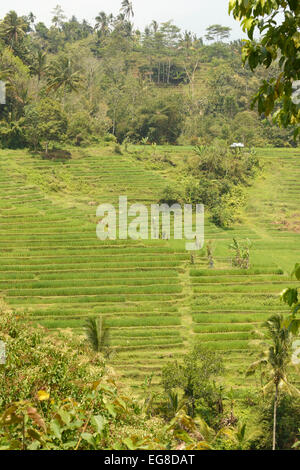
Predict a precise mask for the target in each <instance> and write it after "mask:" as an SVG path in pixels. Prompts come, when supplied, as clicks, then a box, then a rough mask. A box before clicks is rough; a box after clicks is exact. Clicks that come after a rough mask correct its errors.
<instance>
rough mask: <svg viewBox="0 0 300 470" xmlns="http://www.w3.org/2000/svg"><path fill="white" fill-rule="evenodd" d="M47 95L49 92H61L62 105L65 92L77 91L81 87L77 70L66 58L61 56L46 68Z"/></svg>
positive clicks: (80, 79)
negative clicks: (60, 90)
mask: <svg viewBox="0 0 300 470" xmlns="http://www.w3.org/2000/svg"><path fill="white" fill-rule="evenodd" d="M47 74H48V79H47V84H48V88H47V93H49V92H50V91H54V92H56V91H58V90H59V89H60V88H61V89H62V90H63V104H64V98H65V94H66V92H71V91H78V89H79V88H81V86H82V78H81V76H80V72H79V70H76V69H75V67H74V64H73V62H72V60H71V59H70V58H69V57H67V56H62V57H60V58H58V59H56V60H54V61H53V62H52V63H51V64H50V65H49V67H47Z"/></svg>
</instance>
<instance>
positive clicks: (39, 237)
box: [0, 148, 300, 387]
mask: <svg viewBox="0 0 300 470" xmlns="http://www.w3.org/2000/svg"><path fill="white" fill-rule="evenodd" d="M260 153H261V155H260V156H261V161H262V162H263V164H264V166H265V169H264V172H263V175H262V176H261V177H260V178H259V179H258V181H257V182H256V183H255V185H254V186H253V187H252V188H249V191H248V206H247V209H246V210H245V216H244V221H243V224H241V225H239V226H237V227H236V228H235V229H233V230H227V231H224V230H220V229H218V228H216V227H215V226H213V225H211V224H210V223H209V222H208V221H207V223H206V229H205V237H206V240H208V239H211V240H213V243H214V245H215V249H216V251H215V254H216V265H215V269H209V268H208V264H207V260H206V258H205V256H204V254H198V255H197V257H196V262H195V264H193V265H192V264H191V261H190V254H189V253H188V252H186V250H185V245H184V243H183V242H180V241H176V242H175V241H168V240H157V241H150V240H149V241H136V242H134V241H131V240H115V241H106V242H100V241H99V240H98V239H97V237H96V223H97V218H96V214H95V212H96V205H97V204H100V203H103V202H110V203H114V204H116V203H117V200H118V196H119V195H127V197H128V201H129V203H133V202H143V203H146V204H151V203H154V202H157V201H158V199H159V196H160V194H161V191H162V189H163V188H164V187H165V185H166V184H167V178H168V175H167V174H166V172H159V171H154V170H150V169H149V168H148V169H147V168H145V166H143V163H142V162H138V161H133V160H132V159H130V158H126V157H125V156H121V155H113V153H112V151H111V149H108V148H104V149H103V148H99V149H97V148H91V149H87V150H85V151H81V152H80V153H79V152H77V153H74V156H73V159H72V160H70V161H68V162H66V163H61V162H53V161H43V160H41V159H40V158H38V157H34V156H31V155H30V154H29V153H26V152H21V151H0V194H1V199H0V250H1V259H0V293H1V295H2V296H3V297H4V298H5V301H6V302H7V303H8V304H9V305H11V306H12V307H13V308H14V309H16V311H18V310H22V311H24V310H25V311H26V312H27V313H28V316H29V319H30V321H32V322H34V323H39V324H41V325H43V326H45V327H47V328H49V329H58V328H72V329H73V330H74V332H75V333H78V334H81V333H82V331H83V327H84V323H85V319H86V317H87V316H98V315H104V316H105V317H106V319H107V323H108V325H109V326H110V327H111V342H112V346H113V347H115V354H114V355H113V356H112V359H111V363H112V365H113V366H114V367H115V368H116V370H117V371H118V372H119V373H120V374H121V375H122V376H123V377H124V380H127V381H128V383H130V384H131V385H132V386H137V385H138V384H140V383H141V381H143V380H144V379H145V378H146V377H147V376H150V375H152V374H153V383H154V384H159V380H160V378H159V371H160V369H161V367H162V366H163V364H164V363H165V362H166V361H168V360H170V359H172V358H173V359H174V358H178V357H180V356H181V355H182V354H183V353H184V352H185V351H186V350H187V349H188V347H189V346H190V345H191V343H192V341H193V340H194V339H195V338H200V339H201V341H202V342H203V344H205V345H206V346H207V347H208V348H212V349H216V350H219V351H221V352H222V353H223V354H224V356H225V357H227V359H228V360H227V361H226V363H227V379H228V381H229V382H230V383H232V384H234V385H235V386H237V387H243V386H244V385H245V378H244V372H245V368H246V364H247V363H248V362H249V361H250V360H251V357H250V356H251V353H252V350H253V346H252V343H251V339H252V338H253V337H254V336H253V331H252V330H253V329H255V327H257V326H258V325H259V324H260V323H261V322H262V321H263V320H264V319H266V318H267V317H268V316H269V315H270V313H272V312H279V311H283V312H286V307H284V306H283V305H281V304H280V302H279V299H278V294H279V292H280V291H281V290H282V289H283V288H284V287H286V286H287V285H289V286H292V285H293V284H295V282H293V281H291V279H290V277H289V275H288V273H289V272H290V270H291V268H292V266H293V264H294V263H295V262H296V261H299V260H300V245H299V231H298V228H299V227H300V217H299V214H300V211H299V209H298V203H299V200H300V197H299V196H300V183H299V181H300V152H299V150H291V149H289V150H265V151H263V152H260ZM297 211H299V212H297ZM297 220H298V222H299V227H298V225H297ZM233 237H238V238H239V239H244V238H247V237H248V238H249V239H251V241H252V242H253V248H252V251H251V256H252V259H251V269H250V270H245V271H243V270H238V269H236V268H232V266H231V253H230V250H229V248H228V245H229V243H230V242H231V240H232V238H233ZM129 381H130V382H129Z"/></svg>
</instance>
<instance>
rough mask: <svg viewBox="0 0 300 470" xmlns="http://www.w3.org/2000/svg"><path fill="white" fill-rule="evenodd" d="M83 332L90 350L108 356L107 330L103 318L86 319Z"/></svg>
mask: <svg viewBox="0 0 300 470" xmlns="http://www.w3.org/2000/svg"><path fill="white" fill-rule="evenodd" d="M85 332H86V338H87V340H88V342H89V344H90V346H91V347H92V349H93V350H94V351H96V352H104V353H105V355H106V356H109V353H110V350H109V328H108V327H107V326H106V325H105V320H104V319H103V317H102V316H100V317H99V318H94V317H90V318H88V319H87V321H86V328H85Z"/></svg>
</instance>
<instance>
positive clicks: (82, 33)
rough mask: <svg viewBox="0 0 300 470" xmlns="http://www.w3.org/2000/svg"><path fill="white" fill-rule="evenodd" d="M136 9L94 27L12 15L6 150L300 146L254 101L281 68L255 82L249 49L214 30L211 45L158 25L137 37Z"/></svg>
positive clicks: (60, 18) (259, 74) (0, 131)
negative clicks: (144, 144)
mask: <svg viewBox="0 0 300 470" xmlns="http://www.w3.org/2000/svg"><path fill="white" fill-rule="evenodd" d="M132 14H133V12H132V10H131V9H130V8H129V9H128V8H127V7H126V5H125V6H124V7H123V8H122V9H121V11H120V14H119V15H118V16H116V17H114V16H113V15H112V14H106V13H104V12H100V13H99V15H98V16H97V17H96V18H95V25H94V26H93V27H92V26H91V25H89V24H88V23H87V22H86V21H82V22H79V21H78V20H77V19H76V18H75V17H72V18H71V19H66V17H65V16H64V12H63V11H62V9H61V8H60V7H57V8H56V10H55V11H54V12H53V18H52V26H51V27H50V28H48V27H46V26H45V24H43V23H41V22H39V21H38V20H37V19H36V17H35V16H34V15H33V14H32V13H31V14H29V15H28V17H18V16H17V14H16V13H15V12H13V11H11V12H9V13H8V14H7V15H6V16H5V18H3V20H2V21H1V25H0V39H1V41H0V61H1V62H0V72H1V76H0V78H1V79H2V80H4V81H6V82H7V106H6V107H5V108H4V107H2V108H1V114H0V119H1V128H0V142H1V146H2V148H22V147H30V148H33V149H38V148H40V147H41V146H42V145H43V144H44V145H47V144H48V142H47V140H48V139H49V143H50V142H51V143H53V144H54V143H56V144H57V143H58V142H59V143H70V144H75V145H83V144H87V143H96V142H101V141H103V140H110V139H111V140H113V139H116V140H117V141H118V142H124V140H127V141H130V142H135V143H138V142H141V141H142V140H143V139H145V140H147V141H149V143H156V144H163V143H170V144H192V145H197V144H204V145H208V144H211V143H214V142H216V141H218V142H224V143H232V142H235V141H237V142H243V143H244V144H245V145H247V146H259V147H261V146H265V145H266V146H267V145H271V146H275V147H281V146H284V147H285V146H293V145H294V142H293V139H292V136H293V132H292V130H282V129H279V128H278V127H275V126H273V125H272V124H271V122H270V120H269V119H267V118H266V117H265V116H264V115H262V116H260V117H259V116H257V113H256V112H255V111H254V110H251V101H252V97H253V95H254V93H255V91H256V90H257V87H258V84H259V83H260V81H261V80H263V79H269V78H270V77H273V76H275V75H276V73H277V71H278V65H272V66H271V67H270V68H269V69H268V70H267V71H266V70H265V69H264V68H263V67H261V68H259V69H258V70H257V71H256V73H255V74H253V73H252V72H251V70H250V67H249V66H246V67H243V66H242V63H241V48H242V41H233V42H230V28H226V27H223V26H221V25H212V26H211V27H209V28H208V29H207V34H206V37H205V38H199V37H197V36H196V35H194V34H193V33H192V32H189V31H181V30H180V28H179V27H177V26H176V25H174V24H173V23H172V22H166V23H163V24H158V23H157V22H156V21H155V20H154V21H152V22H151V24H149V26H148V27H147V28H145V30H144V31H139V30H135V29H134V28H133V24H132V22H131V19H132Z"/></svg>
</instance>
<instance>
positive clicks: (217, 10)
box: [0, 0, 244, 39]
mask: <svg viewBox="0 0 300 470" xmlns="http://www.w3.org/2000/svg"><path fill="white" fill-rule="evenodd" d="M3 3H4V5H3ZM3 3H2V2H1V5H0V18H3V17H4V15H5V14H6V13H7V12H8V11H9V10H15V11H16V12H17V13H18V14H19V15H25V14H28V13H29V12H31V11H32V12H33V13H34V15H35V16H36V17H37V20H38V21H43V22H44V23H46V24H47V25H49V24H50V22H51V17H52V14H51V11H52V9H53V8H54V7H55V6H56V5H57V4H59V5H60V6H61V7H62V8H63V10H64V11H65V14H66V16H67V17H68V18H69V17H71V16H72V15H75V16H76V17H77V18H78V19H79V20H81V19H83V18H85V19H86V20H88V21H89V22H90V23H91V24H94V18H95V16H97V14H98V13H99V11H102V10H103V11H105V12H106V13H114V14H116V13H117V12H118V11H119V9H120V5H121V0H47V1H45V2H43V1H41V0H10V1H9V2H3ZM228 3H229V0H133V7H134V11H135V16H134V23H135V26H136V27H138V28H140V29H142V28H143V27H144V26H146V25H147V24H149V23H151V21H152V20H154V19H155V20H156V21H158V22H163V21H168V20H174V23H175V24H176V25H178V26H179V27H181V28H182V29H183V30H185V29H187V30H189V31H192V32H194V33H196V34H197V35H198V36H202V37H203V36H204V35H205V29H206V28H207V27H208V26H210V25H211V24H221V25H223V26H230V27H231V28H232V35H231V39H239V38H241V37H244V35H243V33H242V31H241V28H240V25H239V23H238V22H237V21H235V20H234V19H233V18H232V17H230V16H229V15H228Z"/></svg>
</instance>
